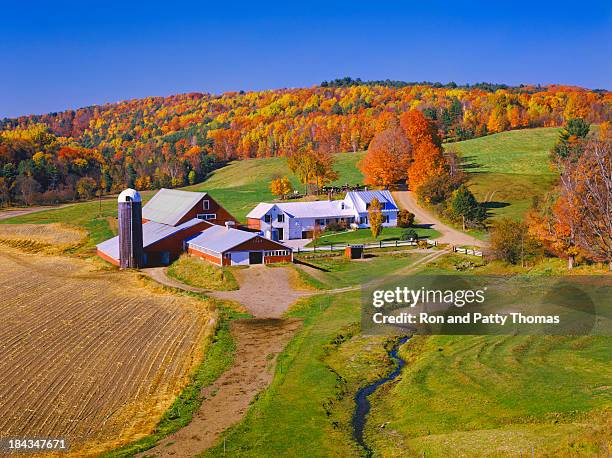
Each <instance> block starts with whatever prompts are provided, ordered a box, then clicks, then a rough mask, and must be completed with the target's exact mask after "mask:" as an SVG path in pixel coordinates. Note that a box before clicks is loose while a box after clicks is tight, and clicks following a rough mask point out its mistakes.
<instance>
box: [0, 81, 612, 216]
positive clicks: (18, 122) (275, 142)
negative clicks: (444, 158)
mask: <svg viewBox="0 0 612 458" xmlns="http://www.w3.org/2000/svg"><path fill="white" fill-rule="evenodd" d="M412 111H418V112H420V113H422V114H423V116H425V118H426V119H427V120H428V122H430V123H431V124H432V126H434V127H435V130H436V132H438V136H439V140H440V141H452V140H462V139H467V138H472V137H476V136H481V135H486V134H489V133H493V132H501V131H504V130H508V129H517V128H526V127H536V126H561V125H563V123H564V122H565V121H567V120H568V119H572V118H583V119H585V120H586V121H588V122H591V123H600V122H602V121H605V120H609V119H610V118H612V96H610V94H609V93H608V92H606V91H590V90H586V89H581V88H576V87H566V86H547V87H532V86H524V87H518V88H511V87H503V86H495V85H485V86H472V87H460V86H456V85H454V84H447V85H438V84H435V83H434V84H406V85H400V84H387V83H385V82H360V81H357V80H350V81H346V82H344V83H342V84H337V83H332V84H329V83H328V84H327V85H320V86H315V87H312V88H301V89H279V90H271V91H253V92H242V91H241V92H231V93H225V94H221V95H213V94H199V93H192V94H182V95H176V96H171V97H149V98H145V99H138V100H129V101H124V102H119V103H114V104H107V105H102V106H92V107H85V108H82V109H78V110H68V111H64V112H60V113H49V114H45V115H33V116H23V117H19V118H14V119H4V120H2V121H0V178H2V181H1V182H0V199H1V202H2V203H25V204H31V203H34V202H56V201H61V200H70V199H74V198H81V197H83V198H86V197H88V196H91V195H92V194H98V193H107V192H115V191H118V190H120V189H122V188H124V187H126V186H134V187H137V188H138V189H153V188H157V187H160V186H163V187H177V186H183V185H186V184H190V183H195V182H197V181H200V180H202V179H203V178H204V177H205V176H206V175H207V173H209V172H210V171H211V170H212V169H213V168H214V167H216V166H218V165H219V164H222V163H224V162H226V161H230V160H237V159H247V158H254V157H271V156H287V157H289V158H290V159H291V158H293V162H294V163H297V162H300V161H302V160H306V161H309V165H308V166H307V167H305V166H302V165H295V167H294V168H295V169H296V171H297V172H298V173H302V174H306V175H309V176H310V177H309V178H305V179H306V180H307V181H314V182H315V183H317V182H318V184H319V185H321V184H322V183H324V182H326V181H329V179H330V178H331V175H328V174H325V173H321V170H322V169H323V170H325V169H326V168H327V164H326V163H325V162H326V161H328V157H329V155H331V154H333V153H337V152H356V151H361V150H365V149H368V148H369V147H370V145H371V143H372V142H373V140H374V138H375V137H377V136H378V135H379V134H381V133H382V132H386V131H388V130H389V129H390V128H393V127H394V126H395V127H397V125H398V123H399V118H400V116H401V115H402V114H403V113H406V112H412ZM386 135H394V134H393V133H387V134H386ZM378 141H379V142H385V141H386V142H389V139H387V140H385V139H379V140H378ZM423 148H425V147H423ZM423 148H420V149H415V151H414V154H415V158H414V161H413V162H414V163H418V162H419V155H423V156H425V157H427V156H428V155H431V154H433V153H432V151H429V152H428V151H426V150H425V149H423ZM414 167H418V165H415V166H414ZM298 169H299V170H298ZM307 169H308V170H307ZM313 170H314V172H313ZM415 174H416V170H415ZM415 174H413V175H415ZM421 174H425V175H427V174H426V173H425V172H421ZM415 176H416V175H415Z"/></svg>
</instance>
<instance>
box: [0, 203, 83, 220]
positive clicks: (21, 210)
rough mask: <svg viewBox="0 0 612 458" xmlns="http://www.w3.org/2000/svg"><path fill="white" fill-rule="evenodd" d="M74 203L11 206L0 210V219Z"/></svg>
mask: <svg viewBox="0 0 612 458" xmlns="http://www.w3.org/2000/svg"><path fill="white" fill-rule="evenodd" d="M70 205H73V204H63V205H55V206H47V207H28V208H11V209H9V210H2V211H0V219H9V218H15V217H16V216H23V215H29V214H30V213H36V212H42V211H46V210H55V209H56V208H63V207H69V206H70Z"/></svg>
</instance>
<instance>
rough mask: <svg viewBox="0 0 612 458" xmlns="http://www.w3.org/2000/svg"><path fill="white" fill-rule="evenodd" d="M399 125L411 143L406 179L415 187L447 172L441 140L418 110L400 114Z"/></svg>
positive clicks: (433, 127)
mask: <svg viewBox="0 0 612 458" xmlns="http://www.w3.org/2000/svg"><path fill="white" fill-rule="evenodd" d="M400 126H401V127H402V129H403V130H404V132H405V133H406V136H407V137H408V140H409V141H410V144H411V145H412V149H413V153H412V162H411V164H410V167H409V168H408V181H409V185H410V187H411V188H412V189H417V188H418V187H419V186H421V185H422V184H423V183H425V182H426V181H427V180H428V179H429V178H431V177H434V176H440V175H443V174H445V173H447V168H448V166H447V163H446V160H445V158H444V154H443V153H442V147H441V140H440V136H439V135H438V131H437V129H436V127H435V125H434V124H433V123H432V122H431V121H429V120H428V119H427V118H426V117H425V116H424V115H423V113H421V112H420V111H418V110H411V111H408V112H406V113H404V114H402V115H401V116H400Z"/></svg>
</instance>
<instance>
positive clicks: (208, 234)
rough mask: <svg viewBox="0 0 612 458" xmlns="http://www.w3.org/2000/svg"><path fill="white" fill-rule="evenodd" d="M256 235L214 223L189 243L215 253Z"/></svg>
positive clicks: (196, 247)
mask: <svg viewBox="0 0 612 458" xmlns="http://www.w3.org/2000/svg"><path fill="white" fill-rule="evenodd" d="M256 237H258V235H257V234H256V233H254V232H247V231H241V230H239V229H231V228H227V227H225V226H217V225H212V226H211V227H209V228H208V229H206V230H205V231H204V232H202V233H201V234H200V235H198V236H196V237H194V238H192V239H191V240H189V242H187V243H188V245H189V246H191V247H193V248H195V249H198V248H204V249H206V250H210V251H214V252H215V253H223V252H224V251H227V250H230V249H232V248H234V247H235V246H238V245H240V244H241V243H244V242H247V241H249V240H251V239H254V238H256Z"/></svg>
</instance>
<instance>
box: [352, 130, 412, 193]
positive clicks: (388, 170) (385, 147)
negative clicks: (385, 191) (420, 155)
mask: <svg viewBox="0 0 612 458" xmlns="http://www.w3.org/2000/svg"><path fill="white" fill-rule="evenodd" d="M411 156H412V148H411V147H410V143H409V142H408V139H407V138H406V135H405V134H404V131H403V130H402V129H401V128H399V127H392V128H389V129H386V130H384V131H382V132H381V133H379V134H377V135H376V136H375V137H374V139H373V140H372V142H371V143H370V147H369V148H368V152H367V153H366V155H365V157H364V158H363V160H361V161H360V162H359V164H358V167H359V170H361V172H362V173H363V175H364V177H365V180H364V181H365V183H366V184H368V185H372V186H384V187H385V188H388V187H389V186H390V185H392V184H394V183H397V182H399V181H402V180H406V179H407V171H408V168H409V166H410V160H411Z"/></svg>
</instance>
